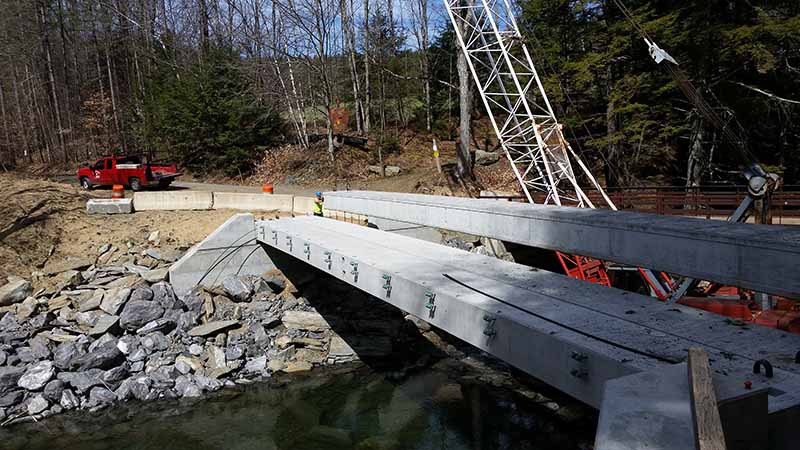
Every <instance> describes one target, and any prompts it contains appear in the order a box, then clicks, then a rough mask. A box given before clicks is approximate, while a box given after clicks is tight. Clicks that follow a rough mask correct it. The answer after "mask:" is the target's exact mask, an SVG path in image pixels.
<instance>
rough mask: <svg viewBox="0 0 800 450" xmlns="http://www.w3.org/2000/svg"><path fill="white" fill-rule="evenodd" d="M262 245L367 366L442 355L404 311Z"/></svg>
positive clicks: (416, 363) (395, 366)
mask: <svg viewBox="0 0 800 450" xmlns="http://www.w3.org/2000/svg"><path fill="white" fill-rule="evenodd" d="M262 247H263V248H264V250H265V251H266V252H267V255H268V256H269V258H270V259H271V260H272V262H273V263H274V264H275V267H276V268H277V269H279V270H280V271H281V272H283V274H284V276H285V277H286V278H287V279H288V280H289V281H291V283H292V284H293V285H294V286H295V287H296V288H297V290H298V291H299V292H298V294H297V295H298V296H302V297H303V298H305V299H306V300H307V301H308V303H309V304H310V305H311V306H313V307H314V308H315V309H316V310H317V312H319V313H320V314H321V315H322V316H323V317H324V318H325V320H326V321H327V322H328V324H330V326H331V329H332V330H333V331H334V332H335V333H336V334H338V335H339V336H341V338H342V339H343V340H344V341H345V342H346V343H347V345H348V346H349V347H350V348H351V349H352V350H353V352H354V353H355V355H357V357H358V359H359V360H361V362H363V363H364V364H366V365H367V366H369V367H370V368H373V369H379V370H387V369H388V370H401V369H402V370H407V369H413V368H416V367H425V366H427V365H428V364H429V363H430V362H432V361H434V360H438V359H441V358H444V357H445V356H447V355H446V354H445V353H444V352H443V351H441V350H440V349H439V348H437V347H436V346H435V345H433V344H432V343H431V342H430V341H428V340H427V339H426V338H425V337H424V336H423V335H422V333H421V332H420V330H419V329H418V328H417V326H416V325H415V324H414V323H413V322H412V321H410V320H406V318H405V317H406V315H407V314H406V313H405V312H403V311H401V310H399V309H397V308H395V307H394V306H392V305H390V304H388V303H386V302H384V301H382V300H380V299H378V298H375V297H373V296H371V295H369V294H367V293H364V292H362V291H360V290H358V289H357V288H355V287H352V286H350V285H349V284H347V283H345V282H343V281H341V280H338V279H337V278H335V277H333V276H331V275H329V274H327V273H324V272H322V271H320V270H318V269H317V268H315V267H313V266H311V265H309V264H306V263H305V262H302V261H300V260H298V259H296V258H293V257H291V256H289V255H286V254H285V253H283V252H281V251H280V250H276V249H274V248H272V247H269V246H262ZM331 356H334V355H331Z"/></svg>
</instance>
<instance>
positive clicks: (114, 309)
mask: <svg viewBox="0 0 800 450" xmlns="http://www.w3.org/2000/svg"><path fill="white" fill-rule="evenodd" d="M130 295H131V290H130V288H116V289H111V290H109V291H107V292H106V293H105V295H104V296H103V301H102V302H101V303H100V309H102V310H103V311H105V312H107V313H108V314H111V315H112V316H114V315H117V314H118V313H119V310H120V309H122V305H124V304H125V302H127V301H128V297H130Z"/></svg>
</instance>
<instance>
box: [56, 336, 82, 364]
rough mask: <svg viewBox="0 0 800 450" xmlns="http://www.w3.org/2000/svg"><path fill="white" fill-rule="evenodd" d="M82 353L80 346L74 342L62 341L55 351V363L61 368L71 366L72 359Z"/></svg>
mask: <svg viewBox="0 0 800 450" xmlns="http://www.w3.org/2000/svg"><path fill="white" fill-rule="evenodd" d="M78 355H80V352H79V351H78V346H77V345H75V344H74V343H73V342H62V343H60V344H58V347H56V350H55V352H53V364H54V365H55V366H56V367H58V368H59V369H61V370H66V369H68V368H69V366H70V363H71V362H72V359H73V358H75V357H77V356H78Z"/></svg>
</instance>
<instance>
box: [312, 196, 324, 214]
mask: <svg viewBox="0 0 800 450" xmlns="http://www.w3.org/2000/svg"><path fill="white" fill-rule="evenodd" d="M324 201H325V199H324V198H322V192H317V193H315V194H314V215H315V216H319V217H322V216H323V214H322V203H323V202H324Z"/></svg>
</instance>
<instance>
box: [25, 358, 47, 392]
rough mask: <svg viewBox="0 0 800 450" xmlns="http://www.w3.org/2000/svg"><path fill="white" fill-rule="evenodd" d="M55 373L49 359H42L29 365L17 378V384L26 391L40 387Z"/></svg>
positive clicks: (36, 389)
mask: <svg viewBox="0 0 800 450" xmlns="http://www.w3.org/2000/svg"><path fill="white" fill-rule="evenodd" d="M55 374H56V368H55V367H53V363H52V362H51V361H42V362H39V363H36V364H33V365H31V366H28V369H27V370H26V371H25V373H24V374H23V375H22V376H21V377H20V378H19V380H17V386H19V387H21V388H23V389H26V390H28V391H38V390H40V389H42V388H43V387H44V386H45V385H46V384H47V382H48V381H50V380H51V379H52V378H53V376H54V375H55Z"/></svg>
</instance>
